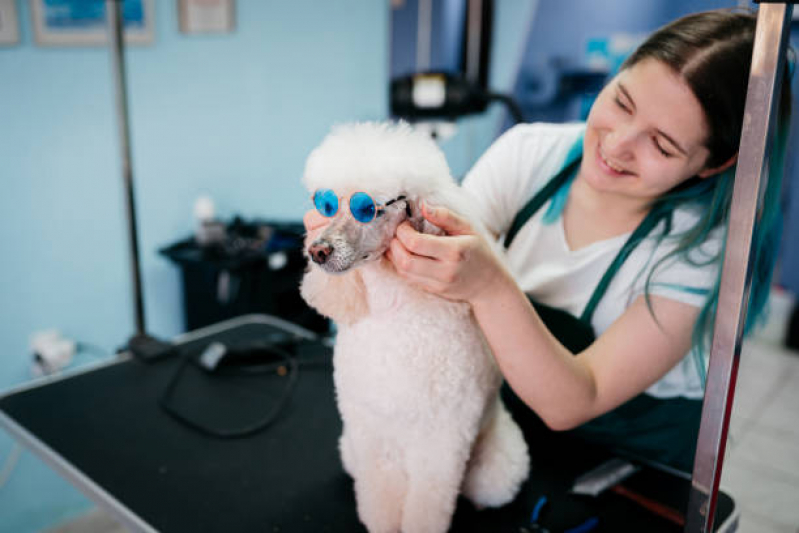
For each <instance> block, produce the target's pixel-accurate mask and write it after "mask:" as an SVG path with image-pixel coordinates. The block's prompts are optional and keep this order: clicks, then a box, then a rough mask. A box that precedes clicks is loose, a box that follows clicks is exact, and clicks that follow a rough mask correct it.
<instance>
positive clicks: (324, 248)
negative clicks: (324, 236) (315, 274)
mask: <svg viewBox="0 0 799 533" xmlns="http://www.w3.org/2000/svg"><path fill="white" fill-rule="evenodd" d="M308 253H309V254H310V255H311V259H312V260H313V262H314V263H316V264H317V265H321V264H322V263H324V262H325V261H327V258H328V257H330V254H332V253H333V247H332V246H331V245H330V243H328V242H325V241H321V242H319V241H317V242H315V243H313V244H312V245H311V247H310V248H309V249H308Z"/></svg>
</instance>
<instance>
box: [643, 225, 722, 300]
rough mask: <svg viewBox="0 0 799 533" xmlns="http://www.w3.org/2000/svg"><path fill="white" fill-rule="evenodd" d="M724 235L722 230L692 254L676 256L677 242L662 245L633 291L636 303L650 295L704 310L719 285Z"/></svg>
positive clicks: (684, 252)
mask: <svg viewBox="0 0 799 533" xmlns="http://www.w3.org/2000/svg"><path fill="white" fill-rule="evenodd" d="M722 242H723V235H722V231H721V230H720V229H718V230H716V231H714V232H711V234H710V236H709V237H708V238H707V239H706V240H705V241H704V242H702V244H700V245H699V246H697V247H695V248H693V249H691V250H690V251H687V252H686V251H683V252H676V253H675V251H676V250H677V246H678V242H677V239H676V238H673V237H667V238H666V239H664V240H663V241H661V243H660V245H659V246H658V247H657V249H656V251H655V253H654V254H652V257H651V259H650V261H649V267H648V269H647V270H648V272H642V275H640V276H639V277H638V279H637V280H636V283H635V285H634V288H633V294H632V299H631V300H634V299H635V298H636V297H637V296H640V295H642V294H644V291H645V290H647V281H648V282H649V286H648V291H649V294H656V295H658V296H662V297H665V298H669V299H672V300H676V301H679V302H683V303H686V304H689V305H692V306H695V307H702V306H704V305H705V302H707V299H708V298H709V297H710V296H711V294H712V293H713V289H714V287H715V286H716V283H717V282H718V276H719V269H720V268H721V259H720V257H719V254H720V252H721V249H722Z"/></svg>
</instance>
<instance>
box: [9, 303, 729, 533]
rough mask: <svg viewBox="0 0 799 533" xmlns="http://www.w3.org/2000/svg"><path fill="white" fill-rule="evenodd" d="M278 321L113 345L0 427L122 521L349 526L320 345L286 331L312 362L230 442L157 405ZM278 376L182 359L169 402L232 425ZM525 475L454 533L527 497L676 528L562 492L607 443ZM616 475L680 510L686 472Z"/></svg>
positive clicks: (228, 528)
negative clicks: (237, 374)
mask: <svg viewBox="0 0 799 533" xmlns="http://www.w3.org/2000/svg"><path fill="white" fill-rule="evenodd" d="M287 329H288V330H291V331H294V332H299V333H298V334H299V335H300V336H302V335H304V333H303V332H304V331H305V330H302V329H301V328H299V327H297V326H294V325H291V324H289V323H286V322H283V321H280V320H279V319H274V318H272V317H266V316H262V315H252V316H248V317H242V318H238V319H234V320H230V321H227V322H223V323H220V324H217V325H215V326H211V327H208V328H204V329H201V330H198V331H196V332H194V333H190V334H186V335H183V336H181V337H178V338H177V339H175V341H174V342H175V344H176V345H177V346H178V348H179V353H178V355H177V356H174V357H170V358H165V359H162V360H159V361H156V362H152V363H143V362H140V361H138V360H134V359H131V358H130V357H127V356H125V355H123V356H121V357H120V358H118V359H117V360H115V361H114V362H112V363H108V364H104V365H101V366H99V367H95V368H92V369H90V370H87V371H82V372H78V373H75V374H73V375H70V376H65V377H63V378H60V379H57V380H51V381H47V382H43V383H39V384H33V385H29V386H26V387H25V388H22V389H18V390H16V391H12V392H9V393H7V394H6V395H4V396H2V397H0V424H2V425H4V426H5V428H6V429H7V430H8V431H9V432H10V433H11V434H12V435H13V436H14V437H15V438H17V439H18V440H19V441H20V442H21V443H22V444H23V445H25V446H27V447H28V448H30V449H31V450H33V451H34V452H36V453H37V454H38V455H39V456H40V457H41V458H42V459H43V460H44V461H45V462H47V463H48V464H50V465H51V466H52V467H53V468H54V469H55V470H56V471H58V472H59V473H61V474H62V475H63V476H64V477H66V478H67V479H69V480H70V481H71V482H72V483H74V484H75V485H76V486H77V487H78V488H79V489H81V490H82V491H83V492H85V493H86V494H87V495H88V496H89V497H90V498H92V499H93V500H94V501H95V502H96V503H97V504H98V505H99V506H101V507H103V508H105V509H106V510H107V511H109V512H110V513H111V514H112V515H113V516H115V517H116V518H117V519H118V520H119V521H120V522H121V523H123V524H124V525H125V526H127V527H128V528H130V529H131V530H133V531H146V532H151V531H162V532H164V533H181V532H191V533H200V532H223V531H224V532H234V533H235V532H254V531H258V532H314V533H318V532H326V531H329V532H346V533H349V532H357V531H365V529H364V528H363V526H361V525H360V523H359V521H358V518H357V515H356V509H355V498H354V494H353V488H352V481H351V479H350V478H349V477H348V476H347V475H346V474H345V473H344V472H343V470H342V467H341V463H340V460H339V456H338V437H339V434H340V432H341V421H340V419H339V416H338V412H337V410H336V405H335V397H334V391H333V380H332V372H331V366H330V364H329V359H330V354H331V350H330V348H329V347H327V346H325V345H324V344H323V343H322V342H320V341H317V340H313V339H312V337H311V336H310V334H308V336H307V337H306V338H307V339H308V340H305V341H301V342H298V343H297V345H296V349H294V350H293V351H294V356H295V357H296V358H297V359H298V360H308V359H314V360H316V361H317V362H318V361H322V364H316V365H313V366H307V365H303V366H300V367H299V371H298V372H299V373H298V379H297V382H296V386H295V388H294V390H293V392H292V393H291V395H290V396H289V397H288V400H287V402H286V403H285V404H284V405H283V407H282V408H281V410H280V412H279V415H278V416H277V418H276V419H275V420H274V422H273V423H272V424H271V425H270V426H269V427H267V428H266V429H265V430H264V431H262V432H260V433H257V434H255V435H253V436H250V437H247V438H240V439H232V440H223V439H218V438H213V437H209V436H204V435H202V434H200V433H197V432H196V431H193V430H191V429H190V428H187V427H185V426H184V425H181V424H179V423H178V422H176V421H175V420H174V419H173V418H171V417H170V416H168V415H167V414H166V413H165V412H164V411H163V410H162V409H161V408H160V407H159V405H158V401H159V398H160V397H161V395H162V393H163V391H164V388H165V387H166V386H167V384H168V383H169V382H170V379H171V378H172V377H173V375H174V373H175V371H176V369H177V367H178V365H179V364H180V361H181V358H182V357H184V356H193V355H196V354H198V353H200V352H201V351H202V350H203V349H204V348H205V347H206V346H207V345H208V344H209V343H210V342H213V341H222V342H225V343H229V344H237V343H247V342H251V341H258V340H259V339H264V338H267V337H269V336H270V335H273V334H275V333H276V332H281V331H285V330H287ZM287 379H288V376H279V375H277V374H270V375H258V376H250V377H246V378H232V377H224V378H221V377H211V376H208V375H206V374H204V373H203V372H202V371H201V370H199V369H198V368H196V367H194V366H192V365H189V366H187V367H185V371H184V372H183V374H182V376H181V379H180V382H179V383H178V386H177V388H176V389H175V390H174V395H173V397H172V403H173V405H175V406H178V407H180V408H181V410H182V411H183V412H185V413H186V414H188V415H190V416H191V417H192V418H196V419H202V420H203V421H204V423H206V424H208V425H212V426H215V427H231V426H239V425H246V424H247V423H248V422H250V421H252V420H254V419H257V418H258V417H260V416H262V415H263V414H264V413H265V412H267V411H268V410H269V407H270V406H273V405H275V402H276V401H277V398H278V397H279V393H280V391H282V390H283V386H284V385H285V383H286V381H285V380H287ZM530 444H531V447H530V451H531V456H532V473H531V476H530V480H529V481H528V482H527V483H526V484H525V486H524V487H523V489H522V492H521V493H520V495H519V496H518V497H517V498H516V500H515V501H514V502H513V503H511V504H509V505H507V506H506V507H504V508H502V509H499V510H496V509H490V510H484V511H479V512H478V511H476V510H475V509H474V508H473V507H472V506H471V504H470V503H469V502H467V501H465V500H461V501H459V502H458V509H457V512H456V515H455V518H454V521H453V525H452V531H455V532H481V533H485V532H495V533H496V532H499V533H501V532H508V533H511V532H512V533H518V532H519V531H520V530H521V529H520V528H521V527H523V526H527V525H528V524H529V520H530V515H531V512H532V510H533V507H534V506H535V504H536V502H537V501H538V499H539V498H540V497H541V496H544V495H545V496H547V498H548V500H549V505H548V509H547V510H546V511H545V512H544V513H542V516H543V519H542V523H543V525H545V526H546V527H548V528H549V529H551V530H552V531H553V532H557V531H563V530H564V529H567V528H569V527H573V526H575V525H577V524H579V523H581V522H582V521H584V520H585V519H586V518H588V517H591V516H596V517H598V519H599V527H598V528H597V529H595V530H594V531H596V532H602V531H612V532H620V531H635V532H640V531H647V532H649V533H658V532H664V533H672V532H678V531H682V528H681V527H679V526H678V525H676V524H674V523H673V522H670V521H668V520H666V519H664V518H661V517H659V516H657V515H655V514H653V513H652V512H650V511H648V510H646V509H644V508H643V507H641V506H639V505H637V504H634V503H633V502H632V501H631V500H630V499H628V498H624V497H622V496H619V495H618V494H616V493H614V492H610V491H606V492H605V493H603V494H602V495H600V496H598V497H597V498H591V497H587V496H575V495H569V494H568V490H569V488H570V487H571V485H572V483H573V481H574V479H575V478H577V477H578V476H579V475H581V474H583V473H585V472H586V471H588V470H590V469H591V468H592V467H594V466H596V465H599V464H600V463H602V462H603V461H605V460H606V459H608V458H609V457H610V454H609V453H608V452H606V451H604V450H602V449H599V448H596V447H586V446H585V444H584V443H582V442H579V441H577V440H576V439H574V438H573V437H569V436H568V435H563V434H552V433H550V434H549V436H548V437H547V438H541V437H540V436H539V437H537V438H536V439H535V440H531V442H530ZM624 485H625V486H626V487H628V488H630V489H632V490H634V491H635V492H637V493H640V494H645V495H648V496H649V497H652V498H655V499H657V500H658V501H660V502H662V503H664V504H666V505H668V506H670V507H673V508H676V509H678V510H680V511H681V512H684V511H685V509H686V505H687V502H688V494H689V490H690V478H688V477H684V476H679V475H676V474H673V473H668V472H666V471H663V470H660V469H657V468H652V467H643V468H642V469H641V470H640V471H639V472H638V473H636V474H634V475H633V477H631V478H629V479H628V480H626V481H625V482H624ZM717 516H718V518H717V520H716V524H717V527H716V528H715V530H716V531H722V530H731V526H734V525H735V522H736V518H737V513H736V512H735V509H734V504H733V502H732V500H731V499H730V498H729V496H727V495H726V494H723V493H720V497H719V506H718V515H717Z"/></svg>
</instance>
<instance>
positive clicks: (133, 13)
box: [30, 0, 155, 46]
mask: <svg viewBox="0 0 799 533" xmlns="http://www.w3.org/2000/svg"><path fill="white" fill-rule="evenodd" d="M30 5H31V16H32V18H33V33H34V38H35V41H36V44H38V45H42V46H102V45H105V44H107V42H108V36H107V28H108V21H107V19H106V4H105V2H104V1H103V2H87V1H86V0H30ZM122 10H123V16H124V21H125V22H124V25H125V44H134V45H146V44H152V43H153V41H154V40H155V23H154V12H155V4H154V0H125V2H123V3H122Z"/></svg>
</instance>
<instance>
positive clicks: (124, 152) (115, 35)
mask: <svg viewBox="0 0 799 533" xmlns="http://www.w3.org/2000/svg"><path fill="white" fill-rule="evenodd" d="M123 1H124V0H106V3H105V4H106V10H107V20H108V38H109V41H110V42H109V44H110V49H111V63H112V67H113V68H112V70H113V75H114V87H115V89H116V107H117V118H118V127H119V144H120V156H121V158H122V179H123V181H124V187H125V208H126V214H127V220H128V244H129V254H130V268H131V274H132V277H133V301H134V312H135V319H136V334H137V335H143V334H144V302H143V297H142V287H141V266H140V264H139V238H138V234H137V232H136V228H137V225H136V203H135V198H134V193H133V167H132V165H131V156H130V125H129V121H128V96H127V82H126V78H125V44H124V42H123V38H124V35H123V31H124V25H123V16H122V2H123Z"/></svg>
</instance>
